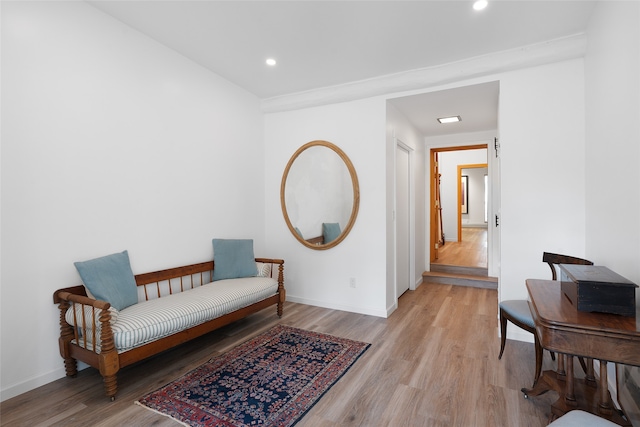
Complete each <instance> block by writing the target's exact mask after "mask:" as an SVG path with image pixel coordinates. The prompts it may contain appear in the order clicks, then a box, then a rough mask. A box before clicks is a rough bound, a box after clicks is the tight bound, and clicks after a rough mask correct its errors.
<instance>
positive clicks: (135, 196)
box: [1, 2, 383, 399]
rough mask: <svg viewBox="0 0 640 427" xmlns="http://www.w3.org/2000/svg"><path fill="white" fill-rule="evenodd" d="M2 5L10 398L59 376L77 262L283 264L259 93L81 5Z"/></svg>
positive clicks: (5, 364)
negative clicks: (235, 243)
mask: <svg viewBox="0 0 640 427" xmlns="http://www.w3.org/2000/svg"><path fill="white" fill-rule="evenodd" d="M1 7H2V172H1V173H2V259H1V261H2V276H1V292H2V299H1V304H2V306H1V322H2V330H1V336H2V343H1V345H2V349H1V358H2V365H1V366H2V368H1V369H2V372H1V377H2V379H1V381H2V382H1V389H2V399H6V398H9V397H11V396H13V395H15V394H17V393H20V392H23V391H26V390H28V389H31V388H33V387H36V386H38V385H41V384H44V383H46V382H48V381H51V380H54V379H56V378H59V377H61V376H64V369H63V362H62V358H61V357H60V355H59V353H58V343H57V336H58V334H59V326H58V321H57V319H58V318H59V314H58V311H57V308H56V306H54V304H53V302H52V294H53V292H54V291H55V290H56V289H59V288H62V287H66V286H73V285H77V284H79V283H80V279H79V276H78V274H77V272H76V270H75V268H74V266H73V262H74V261H79V260H85V259H89V258H93V257H97V256H101V255H106V254H109V253H113V252H116V251H122V250H124V249H128V250H129V254H130V257H131V262H132V268H133V270H134V273H141V272H146V271H153V270H156V269H160V268H168V267H173V266H178V265H184V264H187V263H194V262H200V261H205V260H209V259H211V258H212V254H213V250H212V248H211V239H212V238H213V237H246V238H254V239H255V240H256V254H257V255H260V256H276V257H277V256H280V255H281V254H279V253H276V252H271V251H270V252H268V253H267V252H266V250H265V249H266V245H265V237H264V232H263V229H264V217H265V215H264V197H265V196H264V193H263V190H264V188H263V187H262V186H261V185H259V184H258V185H256V183H260V182H262V180H263V176H264V168H265V164H264V159H263V156H264V150H263V146H262V116H261V113H260V110H259V102H258V100H257V99H256V98H255V97H254V96H253V95H250V94H248V93H247V92H245V91H243V90H241V89H239V88H238V87H236V86H234V85H232V84H230V83H228V82H226V81H225V80H223V79H221V78H219V77H217V76H215V75H214V74H212V73H210V72H208V71H206V70H205V69H203V68H201V67H200V66H198V65H195V64H194V63H192V62H191V61H189V60H187V59H185V58H184V57H182V56H180V55H178V54H176V53H175V52H174V51H172V50H170V49H167V48H165V47H163V46H161V45H159V44H158V43H156V42H154V41H152V40H151V39H149V38H147V37H145V36H143V35H141V34H139V33H137V32H135V31H133V30H131V29H130V28H128V27H127V26H125V25H123V24H121V23H119V22H118V21H115V20H114V19H112V18H110V17H108V16H107V15H105V14H103V13H102V12H99V11H98V10H96V9H94V8H93V7H91V6H89V5H87V4H86V3H83V2H38V3H35V2H2V5H1ZM379 121H380V122H381V123H382V122H383V118H381V119H379ZM381 126H382V125H381ZM240 165H242V167H239V166H240ZM271 194H273V196H274V200H277V194H278V192H277V191H272V193H271ZM25 313H28V315H25Z"/></svg>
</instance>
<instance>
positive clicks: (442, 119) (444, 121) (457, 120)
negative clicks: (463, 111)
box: [438, 116, 462, 123]
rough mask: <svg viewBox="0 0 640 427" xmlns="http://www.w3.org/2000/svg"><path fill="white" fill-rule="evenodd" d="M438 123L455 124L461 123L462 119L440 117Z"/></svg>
mask: <svg viewBox="0 0 640 427" xmlns="http://www.w3.org/2000/svg"><path fill="white" fill-rule="evenodd" d="M438 121H439V122H440V123H455V122H460V121H462V119H461V118H460V116H451V117H441V118H439V119H438Z"/></svg>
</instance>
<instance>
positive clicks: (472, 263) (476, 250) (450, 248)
mask: <svg viewBox="0 0 640 427" xmlns="http://www.w3.org/2000/svg"><path fill="white" fill-rule="evenodd" d="M432 264H446V265H457V266H464V267H482V268H487V229H486V228H480V227H463V228H462V241H461V242H457V241H455V242H447V241H445V244H444V246H441V247H440V249H438V258H437V259H436V260H434V261H433V262H432Z"/></svg>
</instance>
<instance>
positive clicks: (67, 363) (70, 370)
mask: <svg viewBox="0 0 640 427" xmlns="http://www.w3.org/2000/svg"><path fill="white" fill-rule="evenodd" d="M64 370H65V373H66V374H67V376H68V377H75V376H76V375H78V361H77V360H76V359H72V358H68V359H67V358H65V359H64Z"/></svg>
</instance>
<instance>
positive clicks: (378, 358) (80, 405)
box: [0, 283, 557, 427]
mask: <svg viewBox="0 0 640 427" xmlns="http://www.w3.org/2000/svg"><path fill="white" fill-rule="evenodd" d="M284 313H285V314H284V316H283V318H282V319H278V317H277V316H276V314H275V308H269V309H265V310H263V311H261V312H260V313H256V314H254V315H252V316H250V317H249V318H247V319H244V320H241V321H239V322H236V323H235V324H233V325H229V326H227V327H225V328H223V329H221V330H219V331H216V332H213V333H211V334H208V335H206V336H204V337H201V338H199V339H196V340H194V341H191V342H189V343H187V344H185V345H182V346H180V347H178V348H176V349H173V350H169V351H167V352H165V353H163V354H160V355H158V356H155V357H153V358H151V359H148V360H147V361H144V362H140V363H138V364H136V365H133V366H129V367H127V368H124V369H123V370H122V371H121V372H120V374H119V375H118V382H119V383H118V386H119V387H118V389H119V390H118V395H117V399H116V401H115V402H110V401H109V400H108V399H107V398H106V396H105V395H104V387H103V384H102V379H101V377H100V376H99V374H98V373H97V372H96V370H94V369H92V368H89V369H85V370H83V371H81V372H80V373H79V374H78V377H77V378H62V379H59V380H57V381H54V382H52V383H50V384H47V385H45V386H42V387H40V388H38V389H35V390H32V391H30V392H28V393H25V394H22V395H20V396H17V397H15V398H12V399H9V400H7V401H5V402H3V403H2V404H1V406H0V417H1V418H0V421H1V424H2V425H3V426H5V425H6V426H29V427H36V426H65V427H72V426H83V427H84V426H105V427H106V426H125V425H126V426H152V425H153V426H178V425H179V424H178V423H177V422H175V421H173V420H171V419H169V418H167V417H164V416H161V415H159V414H156V413H154V412H151V411H149V410H147V409H145V408H142V407H140V406H138V405H135V404H134V403H133V402H134V401H135V400H136V399H138V398H139V397H141V396H143V395H144V394H146V393H147V392H150V391H152V390H154V389H156V388H158V387H160V386H162V385H164V384H166V383H168V382H170V381H172V380H173V379H175V378H177V377H179V376H180V375H182V374H184V373H186V372H188V371H189V370H191V369H193V368H195V367H196V366H198V365H200V364H202V363H203V362H205V361H206V360H208V359H209V358H211V357H213V356H216V355H219V354H222V353H224V352H225V351H227V350H229V349H230V348H232V347H234V346H236V345H238V344H240V343H242V342H243V341H245V340H247V339H249V338H250V337H252V336H254V335H256V334H259V333H261V332H263V331H265V330H266V329H268V328H269V327H271V326H273V325H275V324H277V323H283V324H287V325H291V326H295V327H299V328H303V329H308V330H315V331H320V332H324V333H328V334H333V335H336V336H341V337H346V338H351V339H355V340H361V341H366V342H370V343H371V344H372V345H371V347H370V349H369V350H368V351H367V352H366V353H365V354H364V355H363V356H362V357H361V358H360V360H358V361H357V362H356V364H355V365H354V366H353V367H352V368H351V370H349V371H348V372H347V373H346V375H345V376H343V377H342V378H341V379H340V381H339V382H338V383H337V384H336V385H334V386H333V387H332V388H331V389H330V390H329V391H328V392H327V393H326V394H325V395H324V396H323V397H322V399H321V400H320V401H319V402H318V403H317V404H316V405H315V406H314V407H313V408H312V409H311V410H310V411H309V412H308V413H307V414H306V415H305V417H304V418H303V419H302V420H301V421H300V422H299V423H298V424H297V426H298V427H325V426H367V427H369V426H434V427H440V426H442V427H444V426H461V427H462V426H464V427H473V426H478V427H480V426H482V427H485V426H510V427H512V426H528V427H539V426H544V425H546V424H547V419H548V418H547V417H548V414H549V405H550V403H551V402H553V401H554V400H555V399H556V397H557V395H556V394H555V393H554V392H549V393H547V394H546V395H543V396H540V397H537V398H530V399H524V398H523V396H522V393H521V392H520V391H519V390H520V388H521V387H523V386H530V385H531V383H532V379H533V369H534V364H535V362H534V353H533V344H530V343H523V342H518V341H509V342H508V343H507V347H506V349H505V354H504V356H503V358H502V360H500V361H499V360H498V351H499V339H498V334H497V327H498V322H497V315H496V313H497V294H496V291H495V290H489V289H478V288H467V287H460V286H451V285H439V284H433V283H424V284H423V285H421V286H420V287H419V288H418V289H417V290H415V291H408V292H406V293H405V294H404V295H403V296H402V297H401V299H400V301H399V308H398V309H397V310H396V311H395V312H394V313H393V314H392V315H391V316H390V317H389V318H388V319H383V318H379V317H372V316H366V315H361V314H354V313H348V312H343V311H336V310H330V309H324V308H319V307H311V306H306V305H302V304H296V303H287V304H286V305H285V310H284ZM52 351H55V350H54V349H52ZM551 363H552V362H551V360H550V358H549V357H548V354H545V365H544V366H543V368H544V369H551V368H552V366H553V365H552V364H551ZM60 364H61V365H62V359H60Z"/></svg>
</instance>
